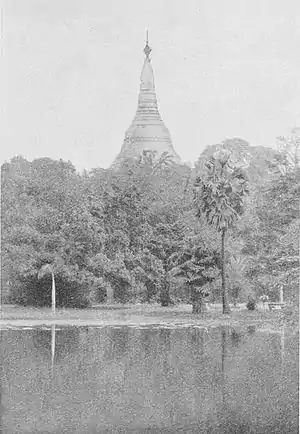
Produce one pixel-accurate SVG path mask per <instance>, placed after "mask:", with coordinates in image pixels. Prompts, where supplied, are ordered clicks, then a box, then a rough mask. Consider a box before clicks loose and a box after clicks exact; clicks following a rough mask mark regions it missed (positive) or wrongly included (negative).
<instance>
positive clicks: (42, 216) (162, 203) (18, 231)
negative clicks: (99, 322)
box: [1, 139, 300, 312]
mask: <svg viewBox="0 0 300 434" xmlns="http://www.w3.org/2000/svg"><path fill="white" fill-rule="evenodd" d="M283 143H284V140H283V139H281V148H280V151H278V152H275V151H273V150H270V149H267V148H263V147H251V146H250V145H249V144H247V143H246V142H244V141H243V140H240V139H233V140H227V141H226V142H224V143H223V144H222V149H223V151H224V149H225V150H226V152H227V154H228V153H229V155H230V165H231V167H232V168H233V169H232V172H231V178H230V179H229V178H228V177H227V178H226V177H224V176H223V175H224V174H221V175H219V178H220V179H219V180H218V182H219V184H218V185H217V187H216V186H215V187H216V188H215V187H214V186H213V182H212V178H211V179H210V178H209V176H208V175H207V168H206V166H205V164H207V162H208V161H209V160H210V162H211V161H212V160H211V158H212V157H213V156H214V154H215V152H216V151H218V147H216V146H209V147H207V148H206V150H205V151H204V152H203V153H202V155H201V156H200V158H199V160H198V161H197V163H196V166H195V168H193V169H192V168H190V167H188V166H187V165H174V164H173V163H172V161H170V160H169V159H168V157H167V156H166V155H163V156H162V158H160V160H158V161H157V160H156V159H155V156H153V154H151V153H147V152H145V153H144V154H143V155H142V156H141V159H140V161H127V162H124V165H123V167H122V168H121V169H120V170H118V171H112V170H109V169H107V170H104V169H94V170H91V171H90V172H84V173H82V174H78V173H77V172H76V170H75V168H74V166H73V165H72V164H71V163H70V162H64V161H62V160H60V161H53V160H51V159H50V158H38V159H35V160H34V161H32V162H29V161H27V160H26V159H24V158H22V157H14V158H13V159H12V160H11V161H10V162H9V163H5V164H3V165H2V172H1V185H2V197H1V201H2V202H1V205H2V207H1V225H2V232H1V234H2V235H1V236H2V251H1V255H2V258H1V259H2V274H1V276H2V277H1V279H2V282H1V283H2V298H3V299H4V301H9V302H12V303H18V304H23V305H28V304H30V305H40V306H43V305H49V306H50V305H51V273H52V272H53V275H54V276H55V283H56V303H57V305H58V306H76V307H86V306H89V305H90V304H93V303H101V302H104V301H106V300H110V301H112V300H113V301H115V302H120V303H125V302H137V301H138V302H155V301H158V302H160V303H161V304H162V305H165V306H167V305H169V304H170V303H174V302H176V301H190V302H192V303H193V306H194V308H195V309H194V311H195V312H198V311H201V309H202V307H201V306H202V305H203V303H202V301H203V297H204V296H209V299H210V300H211V301H219V300H220V299H221V296H222V291H221V287H222V286H221V277H222V273H221V270H222V269H223V271H224V270H225V271H224V276H223V280H224V281H225V274H226V282H227V289H228V293H229V298H230V300H231V301H233V302H235V303H236V302H238V301H246V300H247V298H248V296H249V295H251V296H253V297H255V296H260V295H262V294H267V295H269V296H270V299H271V300H272V299H273V300H276V299H277V298H278V288H279V286H280V285H282V286H283V287H284V294H285V298H286V299H289V300H291V301H295V302H297V300H298V285H299V272H298V270H299V268H298V267H299V262H298V238H299V206H298V202H299V201H298V198H299V193H300V182H299V164H298V162H297V161H296V162H295V158H294V154H295V149H294V148H293V146H292V145H291V139H287V140H286V146H283ZM292 144H293V141H292ZM296 150H297V147H296ZM223 151H222V152H223ZM291 155H292V157H293V158H294V159H293V158H291ZM208 170H211V169H209V167H208ZM241 173H244V174H245V179H246V178H247V179H248V180H249V181H248V186H249V194H248V195H247V197H246V196H245V197H242V196H243V195H242V196H241V195H240V196H239V195H238V194H237V189H236V188H235V187H234V188H232V187H233V186H236V185H237V184H235V180H237V179H239V180H241ZM215 175H216V173H215ZM215 175H214V176H215ZM211 176H212V175H211ZM243 176H244V175H243ZM222 177H223V178H224V179H223V178H222ZM221 178H222V179H221ZM197 180H198V184H199V180H201V182H202V193H203V194H204V193H205V192H206V193H207V192H208V190H207V189H206V190H205V188H206V187H207V186H209V185H210V187H212V190H211V191H210V194H209V195H208V193H207V195H206V196H207V197H206V199H205V201H204V202H203V204H204V205H205V206H203V207H202V208H201V207H200V208H199V206H198V205H199V203H198V205H197V204H196V205H197V206H196V207H195V203H194V197H195V185H196V186H197ZM221 181H222V182H221ZM223 181H224V182H223ZM209 182H211V184H209ZM205 183H206V184H205ZM221 184H222V185H221ZM198 186H199V185H198ZM226 188H227V190H228V188H231V192H230V198H229V199H230V200H229V202H228V203H227V204H228V207H229V208H227V209H226V210H225V211H224V207H223V208H222V206H223V205H222V206H221V207H218V204H217V205H216V200H215V199H216V197H217V196H218V195H219V193H220V194H221V193H222V191H223V190H224V189H225V190H226ZM222 189H223V190H222ZM221 190H222V191H221ZM225 190H224V191H225ZM227 190H226V191H227ZM224 191H223V192H224ZM226 194H227V193H226ZM214 195H215V196H214ZM221 196H222V195H221ZM241 198H242V200H241ZM219 199H220V197H219ZM219 199H218V200H219ZM226 200H228V198H227V199H226ZM220 203H221V202H220ZM220 203H219V204H220ZM197 209H198V211H199V209H200V210H201V214H202V215H203V214H205V215H207V216H208V217H207V219H203V220H202V219H200V220H199V219H198V218H197ZM229 210H230V212H231V216H229V214H230V213H229ZM229 217H230V219H231V220H232V219H233V220H232V221H234V225H233V224H231V223H230V224H229V220H228V219H229ZM227 220H228V221H227ZM211 222H213V223H214V224H213V225H212V226H211V225H210V223H211ZM222 222H223V223H224V222H225V223H226V224H225V226H224V225H223V226H224V227H226V245H225V248H224V251H223V253H224V255H223V256H222V245H221V243H220V240H219V233H218V231H219V232H220V229H221V232H222V228H223V226H222V224H223V223H222ZM216 229H217V230H216ZM223 247H224V246H223ZM224 263H225V264H226V267H223V265H224ZM47 267H48V269H50V270H51V273H41V270H45V269H47ZM49 267H50V268H49ZM39 277H40V278H39ZM223 296H224V293H223ZM197 306H198V307H197Z"/></svg>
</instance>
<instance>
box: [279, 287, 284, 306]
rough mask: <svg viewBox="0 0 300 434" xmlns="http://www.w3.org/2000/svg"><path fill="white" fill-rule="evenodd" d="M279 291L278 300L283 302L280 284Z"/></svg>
mask: <svg viewBox="0 0 300 434" xmlns="http://www.w3.org/2000/svg"><path fill="white" fill-rule="evenodd" d="M279 291H280V292H279V302H280V303H282V304H283V287H282V286H281V287H280V290H279Z"/></svg>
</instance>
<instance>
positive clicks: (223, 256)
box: [221, 229, 230, 314]
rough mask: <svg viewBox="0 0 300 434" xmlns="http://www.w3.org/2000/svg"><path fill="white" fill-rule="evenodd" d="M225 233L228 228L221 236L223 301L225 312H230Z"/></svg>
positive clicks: (223, 230)
mask: <svg viewBox="0 0 300 434" xmlns="http://www.w3.org/2000/svg"><path fill="white" fill-rule="evenodd" d="M225 235H226V229H222V234H221V236H222V238H221V242H222V244H221V276H222V302H223V313H224V314H229V313H230V307H229V304H228V300H227V293H226V285H225Z"/></svg>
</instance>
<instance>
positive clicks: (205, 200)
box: [194, 149, 248, 314]
mask: <svg viewBox="0 0 300 434" xmlns="http://www.w3.org/2000/svg"><path fill="white" fill-rule="evenodd" d="M205 166H206V169H207V176H206V177H205V178H204V177H203V178H202V177H199V176H198V177H197V178H196V180H195V183H194V188H195V189H194V204H195V206H196V209H197V217H199V218H200V217H204V218H205V220H206V221H207V223H208V224H209V225H211V226H214V227H215V228H216V230H217V231H218V232H219V233H220V234H221V277H222V302H223V313H224V314H228V313H230V307H229V304H228V300H227V293H226V285H225V260H224V256H225V239H226V234H227V231H228V229H230V228H232V227H233V226H234V225H235V223H236V221H237V219H238V218H239V216H240V215H242V214H243V211H244V210H243V199H244V195H245V194H246V193H248V186H247V177H246V174H245V173H244V171H243V170H242V169H241V168H238V167H232V166H231V165H230V152H229V151H227V150H225V149H222V150H221V151H219V152H218V153H217V154H215V156H213V157H212V158H211V159H210V160H209V161H208V162H207V163H206V165H205Z"/></svg>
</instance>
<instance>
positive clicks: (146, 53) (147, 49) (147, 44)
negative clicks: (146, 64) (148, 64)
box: [144, 29, 152, 61]
mask: <svg viewBox="0 0 300 434" xmlns="http://www.w3.org/2000/svg"><path fill="white" fill-rule="evenodd" d="M151 51H152V49H151V48H150V47H149V43H148V29H147V30H146V45H145V48H144V53H145V55H146V59H149V61H150V53H151Z"/></svg>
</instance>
